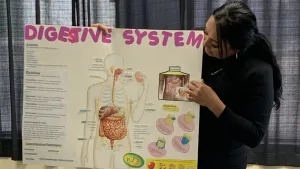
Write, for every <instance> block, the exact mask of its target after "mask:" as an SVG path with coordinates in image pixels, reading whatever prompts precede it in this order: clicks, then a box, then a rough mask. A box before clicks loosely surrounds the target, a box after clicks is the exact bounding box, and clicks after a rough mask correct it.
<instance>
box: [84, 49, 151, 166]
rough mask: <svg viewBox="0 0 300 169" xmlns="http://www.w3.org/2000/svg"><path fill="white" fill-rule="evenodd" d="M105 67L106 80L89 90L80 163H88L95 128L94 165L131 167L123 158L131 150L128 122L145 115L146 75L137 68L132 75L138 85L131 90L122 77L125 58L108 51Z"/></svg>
mask: <svg viewBox="0 0 300 169" xmlns="http://www.w3.org/2000/svg"><path fill="white" fill-rule="evenodd" d="M104 66H105V69H106V73H107V78H106V80H105V81H103V82H99V83H96V84H93V85H91V86H90V87H89V88H88V91H87V106H86V109H87V111H86V112H87V113H86V122H85V125H84V138H85V140H84V142H83V146H82V151H81V164H82V166H85V163H86V162H87V159H88V154H89V153H88V147H89V146H88V145H89V142H90V139H91V136H92V133H93V131H94V130H95V129H96V133H97V134H96V137H95V139H94V146H93V165H94V168H111V169H115V168H122V169H124V168H129V166H127V165H126V164H125V163H124V162H123V160H122V158H123V156H124V154H126V153H129V152H131V141H130V135H129V130H128V122H129V120H130V119H131V120H132V121H133V122H134V123H136V122H139V121H140V120H141V118H142V116H143V114H144V106H145V102H146V97H147V92H148V83H147V78H146V74H145V73H142V72H140V71H137V72H136V73H135V74H134V76H133V78H135V82H134V83H133V84H136V85H137V87H135V88H134V89H135V90H130V91H128V90H126V88H125V84H124V83H123V82H122V81H121V80H120V77H122V75H123V73H124V72H123V71H124V60H123V57H121V56H120V55H118V54H116V53H112V54H109V55H107V56H106V58H105V59H104ZM130 85H131V84H130ZM133 92H136V93H135V94H136V98H135V99H134V98H133V97H130V96H129V94H130V95H131V94H132V93H133ZM95 118H96V120H95ZM95 123H96V124H95ZM95 126H96V127H95Z"/></svg>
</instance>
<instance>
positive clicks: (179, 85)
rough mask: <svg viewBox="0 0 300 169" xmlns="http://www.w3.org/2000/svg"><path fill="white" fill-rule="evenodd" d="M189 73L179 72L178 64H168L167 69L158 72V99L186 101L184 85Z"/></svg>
mask: <svg viewBox="0 0 300 169" xmlns="http://www.w3.org/2000/svg"><path fill="white" fill-rule="evenodd" d="M189 80H190V75H189V74H187V73H184V72H181V68H180V66H170V67H169V71H166V72H162V73H160V74H159V87H158V98H159V100H170V101H188V99H187V93H186V86H187V84H188V82H189Z"/></svg>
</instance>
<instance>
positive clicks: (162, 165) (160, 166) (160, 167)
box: [159, 163, 167, 169]
mask: <svg viewBox="0 0 300 169" xmlns="http://www.w3.org/2000/svg"><path fill="white" fill-rule="evenodd" d="M159 169H167V167H166V164H164V163H159Z"/></svg>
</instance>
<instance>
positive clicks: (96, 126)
mask: <svg viewBox="0 0 300 169" xmlns="http://www.w3.org/2000/svg"><path fill="white" fill-rule="evenodd" d="M24 31H25V33H24V37H25V44H24V47H25V51H24V94H23V95H24V96H23V99H24V101H23V126H22V128H23V130H22V135H23V162H24V163H25V164H42V165H49V166H72V167H87V168H118V169H123V168H124V169H125V168H142V169H145V168H147V169H164V168H170V169H196V168H197V158H198V132H199V130H198V129H199V119H200V117H199V109H200V106H199V105H198V104H196V103H193V102H189V101H188V100H187V99H186V97H185V96H186V94H185V87H186V85H187V84H188V82H189V81H190V80H199V79H200V78H201V73H202V72H201V71H202V55H203V53H202V52H203V37H204V35H203V32H202V31H170V30H141V29H136V30H134V29H113V30H110V31H109V33H108V34H104V33H102V32H101V31H100V30H99V29H96V28H90V27H69V26H52V25H26V26H25V29H24Z"/></svg>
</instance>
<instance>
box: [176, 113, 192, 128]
mask: <svg viewBox="0 0 300 169" xmlns="http://www.w3.org/2000/svg"><path fill="white" fill-rule="evenodd" d="M194 119H195V114H194V113H193V112H188V113H187V114H182V115H180V116H179V117H178V120H177V122H178V126H179V127H180V128H181V129H182V130H183V131H185V132H191V131H193V130H194V129H195V123H194Z"/></svg>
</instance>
